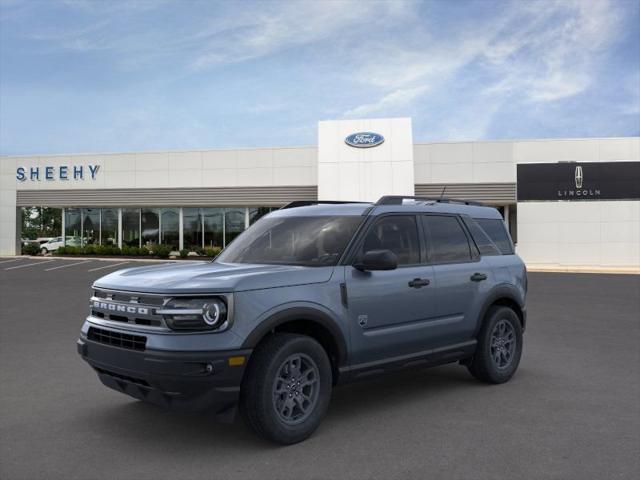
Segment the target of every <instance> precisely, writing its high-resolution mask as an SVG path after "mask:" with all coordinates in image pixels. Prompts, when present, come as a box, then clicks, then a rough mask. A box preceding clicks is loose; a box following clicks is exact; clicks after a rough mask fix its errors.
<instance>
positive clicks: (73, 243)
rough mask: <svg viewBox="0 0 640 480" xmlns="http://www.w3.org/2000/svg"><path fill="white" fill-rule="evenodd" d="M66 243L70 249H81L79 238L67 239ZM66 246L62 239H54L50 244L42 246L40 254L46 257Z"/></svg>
mask: <svg viewBox="0 0 640 480" xmlns="http://www.w3.org/2000/svg"><path fill="white" fill-rule="evenodd" d="M66 243H67V246H69V247H79V246H80V239H79V238H77V237H67V242H66ZM64 246H65V242H64V239H63V238H62V237H53V238H52V239H51V240H49V241H48V242H46V243H43V244H42V245H40V253H42V254H43V255H46V254H47V253H51V252H55V251H56V250H58V249H59V248H60V247H64Z"/></svg>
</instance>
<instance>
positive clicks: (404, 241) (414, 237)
mask: <svg viewBox="0 0 640 480" xmlns="http://www.w3.org/2000/svg"><path fill="white" fill-rule="evenodd" d="M370 250H391V251H392V252H393V253H395V254H396V256H397V257H398V265H414V264H417V263H420V240H419V238H418V228H417V226H416V219H415V216H413V215H391V216H388V217H383V218H382V219H380V220H379V221H377V222H376V223H375V224H374V225H373V226H372V227H371V228H370V229H369V231H368V232H367V235H366V236H365V238H364V242H363V244H362V250H361V252H360V255H363V254H365V253H366V252H368V251H370Z"/></svg>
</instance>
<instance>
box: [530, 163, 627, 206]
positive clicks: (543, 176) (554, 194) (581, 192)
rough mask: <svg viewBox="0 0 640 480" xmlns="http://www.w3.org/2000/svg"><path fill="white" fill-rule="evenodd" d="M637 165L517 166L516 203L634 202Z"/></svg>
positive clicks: (574, 164) (556, 164)
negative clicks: (560, 201)
mask: <svg viewBox="0 0 640 480" xmlns="http://www.w3.org/2000/svg"><path fill="white" fill-rule="evenodd" d="M638 199H640V162H567V163H532V164H521V165H518V201H519V202H526V201H536V200H537V201H544V200H569V201H580V200H638Z"/></svg>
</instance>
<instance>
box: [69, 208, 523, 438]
mask: <svg viewBox="0 0 640 480" xmlns="http://www.w3.org/2000/svg"><path fill="white" fill-rule="evenodd" d="M526 291H527V276H526V269H525V265H524V263H523V262H522V260H520V258H519V257H518V256H517V255H516V254H515V253H514V248H513V244H512V241H511V238H510V236H509V233H508V231H507V230H506V229H505V225H504V222H503V220H502V217H501V215H500V213H499V212H498V211H497V210H496V209H495V208H491V207H486V206H482V205H480V204H475V203H473V202H465V201H455V200H449V199H444V198H441V199H429V198H419V197H400V196H387V197H383V198H381V199H380V200H379V201H378V202H376V203H355V202H350V203H345V202H294V203H293V204H289V205H287V206H286V207H283V208H281V209H280V210H277V211H275V212H272V213H270V214H268V215H266V216H265V217H263V218H261V219H260V220H258V221H257V222H256V223H255V224H254V225H252V226H251V227H250V228H249V229H247V230H246V231H245V232H244V233H243V234H242V235H240V236H239V237H238V238H237V239H236V240H234V241H233V243H231V244H230V245H229V246H228V247H227V248H226V249H225V250H224V251H223V252H222V253H221V254H220V255H219V256H218V257H217V258H216V259H215V260H214V261H212V262H198V263H193V262H189V263H186V262H185V263H182V264H181V263H177V264H164V265H157V266H144V267H138V268H129V269H125V270H120V271H118V272H115V273H112V274H110V275H107V276H105V277H102V278H100V279H99V280H97V281H96V282H95V284H94V285H93V296H92V298H91V300H90V307H89V310H90V311H89V316H88V317H87V319H86V321H85V322H84V325H83V326H82V331H81V334H80V338H79V339H78V352H79V353H80V355H81V356H82V358H83V359H84V360H86V361H87V362H88V363H89V365H91V367H93V369H94V370H95V371H96V372H97V374H98V376H99V378H100V380H101V381H102V382H103V383H104V384H105V385H107V386H108V387H111V388H113V389H115V390H118V391H120V392H123V393H126V394H128V395H131V396H133V397H135V398H138V399H140V400H144V401H147V402H151V403H154V404H159V405H163V406H167V407H176V408H187V409H192V410H193V409H196V410H200V409H214V411H215V412H216V413H217V414H218V416H219V417H220V418H221V419H227V420H229V419H231V418H233V413H234V412H235V410H236V406H238V405H239V407H240V412H241V414H242V416H243V417H244V419H245V420H246V422H247V424H248V425H249V426H250V427H251V428H252V429H253V430H254V431H255V432H256V433H257V434H259V435H261V436H262V437H265V438H267V439H270V440H273V441H275V442H279V443H283V444H290V443H295V442H299V441H301V440H304V439H305V438H307V437H308V436H309V435H311V434H312V433H313V431H314V430H315V429H316V428H317V427H318V425H319V424H320V422H321V420H322V418H323V417H324V415H325V413H326V411H327V408H328V406H329V399H330V397H331V390H332V388H333V387H334V386H335V385H337V384H339V383H343V382H347V381H350V380H354V379H359V378H363V377H367V376H370V375H374V374H378V373H383V372H389V371H393V370H396V369H399V368H404V367H411V366H417V365H440V364H444V363H450V362H459V363H460V364H462V365H464V366H466V367H467V368H468V369H469V372H471V374H472V375H473V376H474V377H476V378H478V379H479V380H482V381H484V382H489V383H503V382H506V381H507V380H509V379H510V378H511V377H512V376H513V374H514V373H515V371H516V369H517V368H518V364H519V362H520V356H521V353H522V334H523V331H524V328H525V324H526V307H525V295H526Z"/></svg>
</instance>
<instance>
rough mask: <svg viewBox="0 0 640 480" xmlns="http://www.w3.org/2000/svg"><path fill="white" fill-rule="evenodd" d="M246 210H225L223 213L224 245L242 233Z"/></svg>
mask: <svg viewBox="0 0 640 480" xmlns="http://www.w3.org/2000/svg"><path fill="white" fill-rule="evenodd" d="M245 216H246V209H244V208H227V209H225V212H224V244H225V246H227V245H229V244H230V243H231V242H232V241H233V239H234V238H236V237H237V236H238V235H240V234H241V233H242V232H244V229H245V222H246V218H245Z"/></svg>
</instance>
